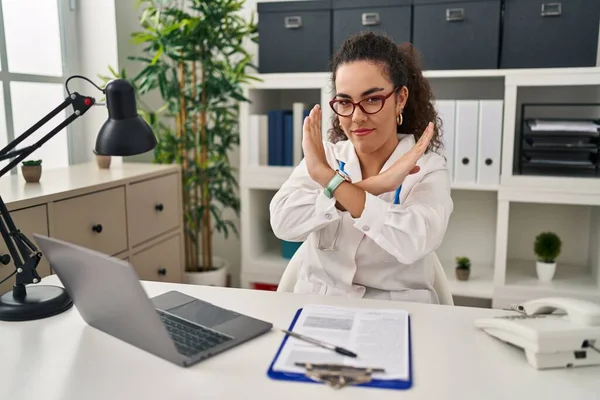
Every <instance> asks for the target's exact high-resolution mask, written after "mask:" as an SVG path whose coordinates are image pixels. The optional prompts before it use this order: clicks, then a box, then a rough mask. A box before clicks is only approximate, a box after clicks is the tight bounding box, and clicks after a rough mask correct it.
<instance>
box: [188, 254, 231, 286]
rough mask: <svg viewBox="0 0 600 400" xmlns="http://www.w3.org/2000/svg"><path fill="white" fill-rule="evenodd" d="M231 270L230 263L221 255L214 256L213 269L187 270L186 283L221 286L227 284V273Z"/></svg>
mask: <svg viewBox="0 0 600 400" xmlns="http://www.w3.org/2000/svg"><path fill="white" fill-rule="evenodd" d="M228 272H229V263H228V262H227V260H225V259H223V258H221V257H216V256H215V257H213V270H212V271H198V272H190V271H186V273H185V280H186V283H189V284H192V285H203V286H221V287H225V286H226V285H227V273H228Z"/></svg>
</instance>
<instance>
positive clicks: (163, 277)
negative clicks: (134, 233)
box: [132, 235, 182, 282]
mask: <svg viewBox="0 0 600 400" xmlns="http://www.w3.org/2000/svg"><path fill="white" fill-rule="evenodd" d="M180 244H181V236H180V235H177V236H175V237H172V238H170V239H167V240H165V241H164V242H160V243H157V244H155V245H154V246H151V247H148V248H146V249H145V250H142V251H140V252H138V253H136V254H134V255H133V262H132V265H133V267H134V268H135V270H136V272H137V274H138V276H139V278H140V280H143V281H163V282H181V279H182V277H181V273H182V271H181V268H182V260H181V252H180Z"/></svg>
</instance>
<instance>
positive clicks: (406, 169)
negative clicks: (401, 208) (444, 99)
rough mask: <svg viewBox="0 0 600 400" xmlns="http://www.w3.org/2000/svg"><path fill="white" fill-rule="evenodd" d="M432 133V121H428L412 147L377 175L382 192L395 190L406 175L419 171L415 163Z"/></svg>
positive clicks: (425, 148)
mask: <svg viewBox="0 0 600 400" xmlns="http://www.w3.org/2000/svg"><path fill="white" fill-rule="evenodd" d="M433 133H434V129H433V123H432V122H430V123H429V125H427V128H425V131H424V132H423V135H421V137H420V138H419V141H418V142H417V143H415V145H414V146H413V148H412V149H410V150H409V151H407V152H406V153H404V155H403V156H402V157H400V159H399V160H398V161H396V162H395V163H394V164H392V166H391V167H389V168H388V169H387V170H386V171H385V172H383V173H382V174H381V175H379V179H380V185H381V189H382V192H383V193H386V192H391V191H394V190H396V189H397V188H398V187H399V186H400V185H402V182H404V179H406V177H407V176H408V175H411V174H416V173H417V172H419V171H420V169H421V168H420V167H419V166H418V165H416V164H417V161H418V160H419V158H421V156H422V155H423V154H424V153H425V150H427V147H428V146H429V142H431V138H432V137H433Z"/></svg>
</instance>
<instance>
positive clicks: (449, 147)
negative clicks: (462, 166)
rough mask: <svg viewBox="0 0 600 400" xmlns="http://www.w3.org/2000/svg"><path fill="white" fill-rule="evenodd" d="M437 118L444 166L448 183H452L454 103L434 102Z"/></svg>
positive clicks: (445, 101) (452, 101) (451, 101)
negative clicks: (448, 179)
mask: <svg viewBox="0 0 600 400" xmlns="http://www.w3.org/2000/svg"><path fill="white" fill-rule="evenodd" d="M435 108H436V111H437V113H438V116H439V117H440V119H441V120H442V129H441V133H442V137H441V139H442V143H443V146H444V147H443V149H442V154H443V155H444V157H445V158H446V166H447V168H448V173H449V175H450V182H454V152H455V150H454V141H455V139H454V137H455V125H456V116H455V113H456V101H454V100H438V101H436V102H435Z"/></svg>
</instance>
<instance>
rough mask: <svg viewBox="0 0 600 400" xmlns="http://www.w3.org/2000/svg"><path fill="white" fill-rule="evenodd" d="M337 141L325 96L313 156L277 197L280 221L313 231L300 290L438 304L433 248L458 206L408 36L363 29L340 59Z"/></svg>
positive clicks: (288, 228)
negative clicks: (326, 117) (325, 115)
mask: <svg viewBox="0 0 600 400" xmlns="http://www.w3.org/2000/svg"><path fill="white" fill-rule="evenodd" d="M331 71H332V74H333V85H334V87H335V97H334V98H333V99H332V100H331V102H330V104H329V105H330V107H331V108H332V109H333V111H334V115H333V127H332V129H331V131H330V133H331V135H330V139H331V141H324V140H323V138H322V135H321V115H322V114H321V110H320V108H319V106H318V105H316V106H315V107H314V108H313V109H312V110H311V112H310V114H309V116H308V117H307V118H306V119H305V121H304V127H303V141H302V148H303V151H304V159H303V160H302V162H301V163H300V164H299V165H298V166H297V167H296V168H294V170H293V172H292V174H291V176H290V177H289V179H288V180H287V181H286V182H285V183H284V184H283V185H282V187H281V189H280V190H279V191H278V192H277V194H276V195H275V196H274V197H273V200H272V201H271V204H270V213H271V227H272V229H273V231H274V233H275V235H276V236H277V237H278V238H280V239H282V240H288V241H304V243H303V244H302V246H301V247H300V248H299V249H298V251H297V252H296V254H295V255H294V257H293V259H292V260H291V262H290V263H297V264H299V267H300V268H299V272H298V280H297V282H296V285H295V288H294V292H295V293H314V294H321V295H334V296H350V297H369V298H378V299H388V300H401V301H415V302H424V303H439V299H438V297H437V294H436V293H435V290H434V289H433V276H434V272H433V263H432V257H431V256H432V253H433V251H434V250H436V248H437V247H438V246H439V245H440V243H441V242H442V239H443V237H444V234H445V232H446V228H447V225H448V219H449V218H450V214H451V213H452V210H453V203H452V199H451V197H450V179H449V175H448V169H447V167H446V162H445V159H444V157H442V156H441V155H439V154H437V153H436V150H437V149H438V148H439V147H440V138H439V126H440V123H439V121H438V118H437V114H436V112H435V109H434V107H433V105H432V94H431V90H430V88H429V85H428V83H427V81H426V80H425V79H424V78H423V75H422V72H421V71H420V70H419V67H418V66H417V62H416V59H415V57H414V56H413V50H412V48H411V47H410V46H404V47H399V46H397V45H396V44H395V43H393V42H392V41H391V40H389V39H388V38H387V37H385V36H383V35H381V34H376V33H371V32H369V33H362V34H360V35H356V36H353V37H351V38H349V39H348V40H347V41H346V42H345V43H344V44H343V45H342V47H341V48H340V50H339V51H338V53H337V54H336V55H335V56H334V57H333V59H332V63H331Z"/></svg>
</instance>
